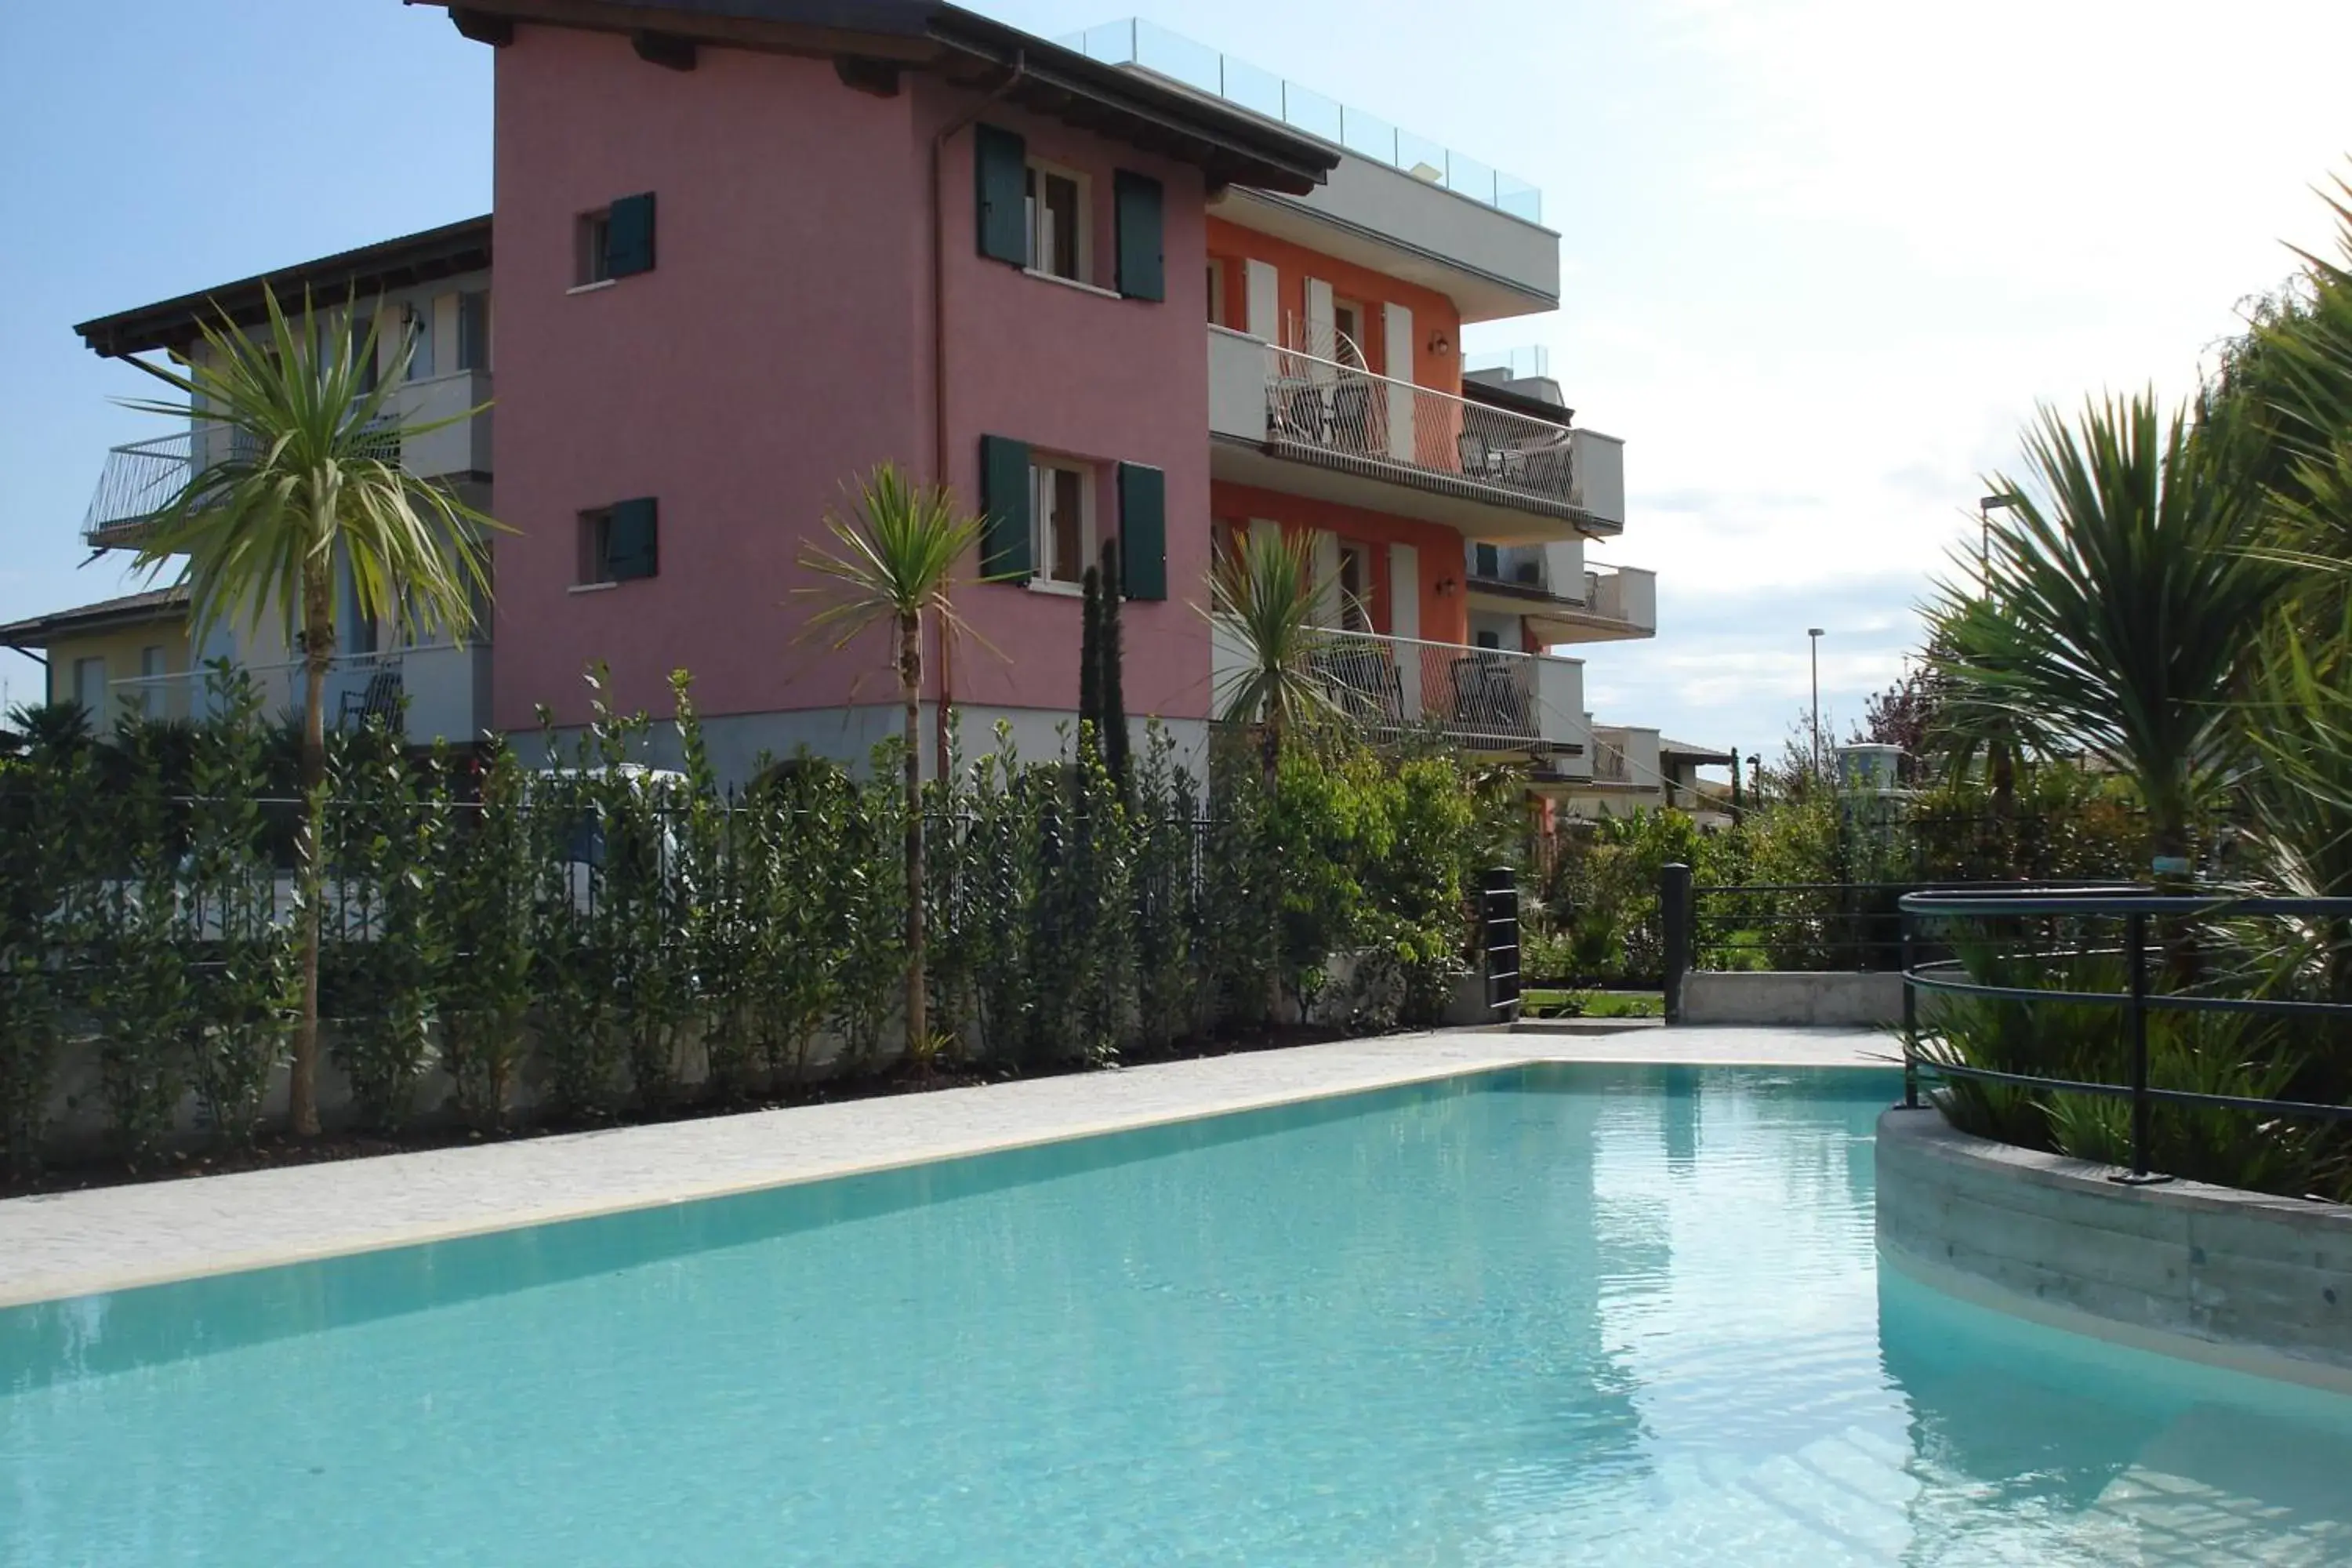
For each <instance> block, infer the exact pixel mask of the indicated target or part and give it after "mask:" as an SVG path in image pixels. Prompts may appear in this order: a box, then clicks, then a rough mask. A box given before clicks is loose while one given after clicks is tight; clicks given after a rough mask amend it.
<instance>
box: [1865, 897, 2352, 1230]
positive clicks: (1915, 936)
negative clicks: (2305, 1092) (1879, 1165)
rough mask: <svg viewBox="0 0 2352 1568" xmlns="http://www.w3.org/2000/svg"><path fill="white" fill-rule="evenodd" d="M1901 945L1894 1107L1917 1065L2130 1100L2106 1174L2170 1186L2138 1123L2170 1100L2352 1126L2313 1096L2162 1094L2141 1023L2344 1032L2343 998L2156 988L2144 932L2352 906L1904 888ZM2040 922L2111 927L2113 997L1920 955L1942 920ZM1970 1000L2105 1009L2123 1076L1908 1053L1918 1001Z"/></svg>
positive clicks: (2323, 915)
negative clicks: (2216, 1020)
mask: <svg viewBox="0 0 2352 1568" xmlns="http://www.w3.org/2000/svg"><path fill="white" fill-rule="evenodd" d="M1901 915H1902V934H1901V942H1902V946H1903V954H1904V960H1903V979H1904V986H1903V1103H1904V1104H1905V1105H1906V1106H1910V1107H1916V1106H1917V1105H1918V1104H1919V1073H1920V1069H1921V1068H1923V1067H1924V1068H1926V1069H1927V1071H1928V1072H1930V1073H1932V1074H1934V1075H1936V1076H1937V1077H1938V1078H1946V1079H1967V1080H1971V1081H1976V1082H1981V1083H1998V1084H2005V1085H2008V1086H2010V1087H2011V1088H2017V1089H2045V1090H2049V1091H2052V1092H2054V1093H2063V1094H2084V1095H2094V1096H2098V1097H2101V1098H2105V1099H2119V1100H2128V1101H2130V1104H2131V1168H2130V1170H2129V1171H2128V1172H2127V1173H2119V1174H2117V1175H2116V1176H2115V1177H2114V1178H2113V1179H2114V1180H2116V1181H2119V1182H2125V1183H2130V1184H2146V1183H2153V1182H2164V1181H2169V1180H2170V1179H2171V1178H2170V1177H2169V1176H2166V1175H2161V1174H2158V1173H2155V1172H2153V1171H2151V1170H2150V1169H2149V1161H2148V1141H2149V1118H2150V1112H2151V1111H2152V1110H2153V1108H2154V1107H2156V1106H2158V1105H2178V1106H2188V1107H2194V1108H2203V1109H2208V1110H2236V1111H2243V1112H2246V1113H2249V1114H2251V1115H2255V1116H2266V1117H2296V1118H2303V1119H2308V1120H2319V1121H2352V1105H2334V1104H2328V1103H2326V1102H2322V1101H2314V1100H2272V1099H2266V1098H2263V1097H2260V1096H2254V1095H2235V1094H2210V1093H2206V1092H2204V1091H2201V1090H2195V1089H2162V1088H2158V1087H2157V1086H2155V1085H2153V1084H2151V1083H2149V1081H2148V1047H2147V1021H2148V1016H2149V1015H2150V1014H2151V1013H2158V1012H2179V1013H2190V1012H2195V1013H2239V1014H2254V1015H2259V1016H2267V1017H2286V1018H2302V1019H2306V1020H2315V1021H2320V1022H2327V1023H2339V1024H2347V1025H2352V1003H2345V1002H2319V1001H2305V1000H2298V999H2293V998H2288V997H2279V996H2231V995H2222V994H2215V993H2212V992H2210V991H2200V990H2196V989H2188V990H2173V991H2167V990H2162V989H2159V988H2158V985H2157V984H2155V979H2154V977H2153V976H2152V975H2151V974H2150V973H2149V963H2148V956H2149V940H2148V939H2149V925H2150V922H2151V921H2164V920H2171V921H2176V922H2179V923H2181V924H2182V925H2187V924H2189V923H2192V922H2193V923H2196V924H2208V923H2210V922H2214V921H2240V920H2290V921H2328V922H2331V923H2336V925H2337V926H2338V929H2339V930H2341V929H2342V927H2343V925H2344V924H2346V923H2352V899H2260V898H2234V897H2215V896H2212V895H2210V894H2205V895H2200V894H2187V895H2181V894H2170V895H2167V894H2158V893H2151V892H2148V891H2146V890H2144V889H2133V890H2117V889H2111V888H2066V889H2046V888H2045V889H2025V890H2019V889H2004V888H1990V889H1987V888H1970V889H1944V890H1940V891H1934V892H1915V893H1906V895H1904V897H1903V899H1902V900H1901ZM2002 918H2011V919H2042V920H2045V921H2076V922H2080V921H2120V922H2121V923H2122V946H2121V952H2120V956H2121V957H2122V959H2123V961H2124V967H2125V973H2126V987H2125V989H2124V990H2122V991H2083V990H2074V989H2058V988H2054V987H2045V986H2026V985H2001V984H1989V983H1987V982H1983V981H1979V980H1977V979H1974V978H1973V977H1969V975H1968V974H1967V972H1966V969H1965V966H1964V964H1963V962H1962V961H1961V960H1960V959H1958V958H1924V957H1923V956H1922V955H1921V950H1922V949H1923V948H1924V947H1925V946H1926V945H1927V940H1928V931H1930V930H1932V929H1933V928H1932V926H1931V924H1930V922H1941V923H1942V924H1943V925H1945V926H1947V927H1948V926H1950V925H1953V924H1962V923H1967V922H1980V921H1987V920H1993V919H2002ZM2041 956H2042V957H2043V958H2045V959H2047V960H2051V961H2053V962H2057V961H2063V960H2068V959H2084V958H2091V957H2114V956H2116V950H2114V949H2110V948H2106V947H2104V946H2102V947H2098V948H2093V947H2091V946H2090V945H2089V944H2088V940H2087V930H2085V940H2084V943H2083V944H2082V945H2081V946H2079V947H2078V948H2076V949H2075V950H2074V951H2072V952H2065V953H2056V954H2050V953H2045V954H2042V955H2041ZM1922 991H1926V992H1929V993H1931V994H1940V995H1948V996H1959V997H1972V998H1979V999H1982V1000H1988V1001H2002V1002H2016V1003H2022V1004H2024V1005H2029V1006H2033V1005H2045V1004H2050V1003H2056V1004H2060V1005H2069V1006H2084V1007H2115V1008H2120V1009H2121V1010H2122V1011H2123V1015H2124V1043H2125V1054H2126V1062H2125V1071H2126V1079H2125V1081H2124V1082H2122V1083H2109V1082H2105V1081H2103V1080H2086V1079H2058V1078H2047V1077H2043V1076H2041V1075H2039V1074H2034V1073H2020V1072H2007V1071H2001V1070H1998V1069H1995V1068H1983V1067H1975V1066H1971V1065H1969V1064H1968V1063H1965V1062H1958V1061H1955V1060H1952V1059H1950V1053H1948V1052H1947V1053H1943V1054H1941V1055H1938V1056H1922V1054H1921V1053H1920V1050H1919V1040H1920V1031H1919V1012H1918V994H1919V993H1920V992H1922Z"/></svg>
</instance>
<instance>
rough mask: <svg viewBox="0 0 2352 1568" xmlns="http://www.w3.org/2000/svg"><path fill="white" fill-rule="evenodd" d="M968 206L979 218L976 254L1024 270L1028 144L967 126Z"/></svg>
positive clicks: (988, 127)
mask: <svg viewBox="0 0 2352 1568" xmlns="http://www.w3.org/2000/svg"><path fill="white" fill-rule="evenodd" d="M971 134H972V153H971V168H972V185H973V202H974V205H976V206H977V207H978V209H979V213H980V253H981V254H982V256H986V257H990V258H993V259H995V260H998V261H1003V262H1009V263H1011V264H1012V265H1013V266H1014V267H1026V266H1028V265H1029V143H1028V142H1024V141H1023V140H1022V139H1021V137H1020V136H1019V134H1018V133H1016V132H1011V131H1006V130H1004V129H1003V128H1002V127H1000V126H995V125H975V126H973V127H972V132H971Z"/></svg>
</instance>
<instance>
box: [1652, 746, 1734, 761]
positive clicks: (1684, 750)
mask: <svg viewBox="0 0 2352 1568" xmlns="http://www.w3.org/2000/svg"><path fill="white" fill-rule="evenodd" d="M1658 755H1659V757H1660V758H1661V759H1664V758H1666V757H1672V758H1674V759H1675V761H1676V762H1678V763H1697V764H1698V765H1699V766H1701V767H1707V766H1710V765H1711V766H1715V767H1729V766H1731V765H1732V764H1733V763H1737V762H1738V761H1739V758H1738V755H1736V754H1735V753H1733V752H1710V751H1708V750H1706V748H1705V747H1702V746H1693V745H1686V744H1685V743H1684V742H1679V741H1661V742H1658Z"/></svg>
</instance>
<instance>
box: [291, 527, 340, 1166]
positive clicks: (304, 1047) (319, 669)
mask: <svg viewBox="0 0 2352 1568" xmlns="http://www.w3.org/2000/svg"><path fill="white" fill-rule="evenodd" d="M334 640H335V628H334V600H333V584H332V583H331V581H330V579H329V578H328V575H327V574H326V573H325V572H323V571H320V570H319V569H317V568H312V569H310V570H309V571H306V572H305V573H304V574H303V582H302V691H303V702H302V816H301V820H300V822H299V824H298V826H297V827H296V837H295V842H294V864H295V874H296V875H297V876H299V878H300V879H301V906H302V1016H301V1017H300V1018H299V1020H298V1021H297V1022H296V1024H295V1026H294V1061H293V1066H292V1069H291V1071H289V1074H288V1075H287V1084H286V1119H287V1122H288V1124H289V1127H290V1128H291V1130H292V1131H293V1133H294V1136H295V1137H297V1138H316V1137H317V1136H318V1135H319V941H320V908H319V904H320V898H321V892H322V888H323V885H324V879H323V878H322V877H321V875H320V869H321V868H320V854H321V850H322V840H323V839H324V837H325V832H324V828H325V823H324V822H323V820H322V818H323V817H324V816H325V814H326V799H325V786H326V778H327V667H328V664H329V662H330V660H331V658H332V657H333V655H332V652H331V650H332V648H333V646H334Z"/></svg>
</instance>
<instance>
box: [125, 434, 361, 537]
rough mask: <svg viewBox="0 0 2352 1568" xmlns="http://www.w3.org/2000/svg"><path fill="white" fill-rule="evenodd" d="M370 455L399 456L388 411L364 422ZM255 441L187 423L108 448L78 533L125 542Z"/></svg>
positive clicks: (253, 447)
mask: <svg viewBox="0 0 2352 1568" xmlns="http://www.w3.org/2000/svg"><path fill="white" fill-rule="evenodd" d="M367 432H368V434H369V435H370V436H371V437H373V441H372V443H371V445H372V447H373V451H374V455H376V456H379V457H382V458H384V459H385V460H386V461H388V462H398V461H399V460H400V458H401V437H400V421H399V420H398V418H397V417H396V416H393V415H391V414H386V415H384V416H382V417H379V418H377V419H376V420H374V421H373V422H372V423H371V424H370V425H369V426H367ZM260 449H261V448H260V444H259V443H258V442H257V440H256V439H255V437H253V436H252V435H251V434H250V433H249V432H247V431H246V430H243V429H241V428H238V427H236V426H230V425H221V424H209V425H205V424H198V425H192V426H189V427H188V428H187V429H185V430H174V431H173V432H172V433H171V434H170V435H168V436H157V437H152V438H150V439H148V440H144V441H128V442H125V443H124V444H122V445H121V446H120V447H110V448H108V450H107V454H106V467H105V468H102V469H100V471H99V476H98V489H96V490H94V491H92V492H91V494H90V498H89V509H88V510H86V511H84V512H83V513H82V520H81V536H82V541H83V542H84V543H86V544H89V545H90V546H92V547H93V548H98V547H104V546H110V545H121V544H128V543H131V542H133V539H134V536H135V534H136V532H137V531H138V528H139V526H140V525H141V524H142V523H144V522H146V521H148V520H149V519H151V518H152V517H154V516H155V515H156V514H157V513H158V512H160V511H162V510H163V509H164V508H165V507H167V506H169V505H170V504H171V503H172V502H173V500H175V499H177V498H178V496H179V495H180V492H181V491H183V490H184V489H187V486H188V481H189V480H190V479H194V477H195V475H196V474H197V472H198V471H199V470H200V469H202V468H210V467H212V466H213V465H215V464H218V463H222V462H226V461H227V460H228V459H229V458H251V457H254V456H256V455H257V454H258V453H259V451H260Z"/></svg>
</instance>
